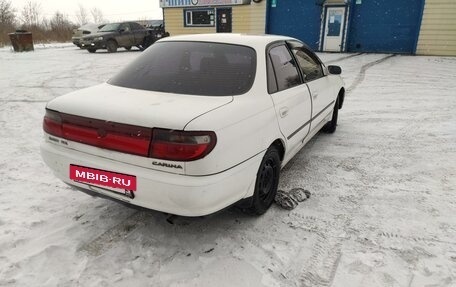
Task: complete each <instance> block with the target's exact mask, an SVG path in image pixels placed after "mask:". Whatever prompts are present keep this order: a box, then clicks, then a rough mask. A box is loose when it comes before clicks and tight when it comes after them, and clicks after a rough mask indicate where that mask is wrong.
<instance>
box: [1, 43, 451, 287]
mask: <svg viewBox="0 0 456 287" xmlns="http://www.w3.org/2000/svg"><path fill="white" fill-rule="evenodd" d="M138 55H140V52H139V51H132V52H119V53H116V54H108V53H103V52H100V53H98V52H97V53H96V54H89V53H88V52H86V51H82V50H79V49H77V48H75V47H74V46H72V45H68V44H61V45H51V46H46V47H41V46H40V47H37V49H36V50H35V52H31V53H11V51H10V50H9V49H8V48H3V49H0V89H1V92H0V286H211V287H212V286H456V112H455V111H456V58H444V57H413V56H392V57H391V56H390V55H381V54H369V55H367V54H361V55H358V54H321V57H322V58H323V59H324V60H325V61H329V62H332V63H334V64H338V65H340V66H342V68H343V77H344V79H345V81H346V84H347V87H348V89H349V94H348V96H347V97H346V101H345V105H344V108H343V109H342V110H341V112H340V113H339V117H340V119H339V126H338V129H337V131H336V133H335V134H333V135H327V134H320V135H318V136H317V137H316V138H315V139H313V140H312V141H311V142H310V143H309V144H308V145H307V146H306V147H305V148H304V149H303V150H302V151H301V152H300V153H299V154H298V155H297V156H296V158H295V159H294V160H293V161H292V162H290V163H289V164H288V165H287V166H286V167H285V168H284V170H283V171H282V178H281V183H280V188H281V189H284V190H288V189H291V188H294V187H303V188H305V189H308V190H310V191H311V192H312V197H311V198H310V199H309V200H307V201H305V202H303V203H301V204H300V205H299V206H298V207H297V208H296V209H294V210H292V211H286V210H284V209H281V208H279V207H278V206H273V207H272V208H271V210H270V211H269V212H268V213H267V214H265V215H264V216H262V217H250V216H247V215H244V214H242V213H241V212H240V211H238V210H236V209H229V210H225V211H223V212H220V213H217V214H215V215H212V216H208V217H204V218H174V219H173V224H171V223H169V222H168V221H167V220H166V218H167V216H166V215H164V214H162V213H158V212H154V211H150V212H145V211H138V210H135V209H133V208H130V207H126V206H123V205H119V204H117V203H114V202H111V201H108V200H104V199H98V198H91V197H89V196H87V195H85V194H82V193H79V192H76V191H73V190H72V189H70V188H68V187H67V186H66V185H64V184H63V183H61V182H60V181H59V180H57V179H56V178H55V177H54V176H53V175H52V174H51V172H50V170H49V169H48V168H47V167H46V166H45V165H44V163H43V162H42V160H41V157H40V154H39V144H40V142H41V140H42V131H41V121H42V117H43V113H44V107H45V104H46V102H47V101H48V100H51V99H53V98H55V97H58V96H60V95H62V94H65V93H67V92H70V91H73V90H76V89H79V88H83V87H87V86H91V85H95V84H97V83H100V82H103V81H106V80H107V79H108V78H109V77H110V76H112V75H113V74H114V73H115V72H116V71H117V70H118V68H119V67H121V66H123V65H125V64H126V63H128V62H129V61H131V60H132V59H134V58H135V57H137V56H138Z"/></svg>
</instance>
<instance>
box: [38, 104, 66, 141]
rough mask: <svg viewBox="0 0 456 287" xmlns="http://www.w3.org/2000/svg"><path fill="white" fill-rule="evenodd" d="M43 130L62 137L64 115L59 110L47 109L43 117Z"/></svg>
mask: <svg viewBox="0 0 456 287" xmlns="http://www.w3.org/2000/svg"><path fill="white" fill-rule="evenodd" d="M43 130H44V131H45V132H46V133H48V134H50V135H53V136H56V137H62V136H63V132H62V117H61V116H60V114H59V113H58V112H54V111H51V110H46V114H45V115H44V119H43Z"/></svg>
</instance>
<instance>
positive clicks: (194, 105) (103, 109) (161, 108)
mask: <svg viewBox="0 0 456 287" xmlns="http://www.w3.org/2000/svg"><path fill="white" fill-rule="evenodd" d="M231 101H233V97H232V96H224V97H209V96H192V95H180V94H170V93H161V92H151V91H143V90H135V89H129V88H123V87H118V86H113V85H110V84H107V83H104V84H101V85H97V86H93V87H90V88H86V89H82V90H78V91H75V92H72V93H69V94H67V95H64V96H61V97H58V98H56V99H54V100H52V101H50V102H49V103H48V105H47V108H48V109H51V110H55V111H58V112H61V113H67V114H72V115H78V116H83V117H89V118H94V119H101V120H106V121H112V122H118V123H125V124H131V125H137V126H144V127H151V128H153V127H157V128H167V129H176V130H183V129H184V127H185V126H186V125H187V124H188V123H189V122H190V121H191V120H192V119H194V118H196V117H198V116H200V115H202V114H204V113H206V112H209V111H211V110H214V109H216V108H218V107H221V106H223V105H226V104H228V103H230V102H231Z"/></svg>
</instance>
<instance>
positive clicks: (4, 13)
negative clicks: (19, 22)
mask: <svg viewBox="0 0 456 287" xmlns="http://www.w3.org/2000/svg"><path fill="white" fill-rule="evenodd" d="M15 12H16V11H15V10H14V8H13V7H12V6H11V1H9V0H0V46H3V45H5V44H6V43H8V35H7V34H8V33H9V32H13V31H14V28H15V26H16V20H15V15H14V13H15Z"/></svg>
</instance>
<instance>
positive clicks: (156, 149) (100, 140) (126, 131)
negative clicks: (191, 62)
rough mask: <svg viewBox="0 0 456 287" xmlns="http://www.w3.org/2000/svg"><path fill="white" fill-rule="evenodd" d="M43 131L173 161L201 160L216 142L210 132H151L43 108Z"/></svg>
mask: <svg viewBox="0 0 456 287" xmlns="http://www.w3.org/2000/svg"><path fill="white" fill-rule="evenodd" d="M43 129H44V131H45V132H46V133H48V134H50V135H53V136H56V137H60V138H64V139H68V140H71V141H74V142H79V143H83V144H87V145H92V146H96V147H100V148H104V149H109V150H115V151H119V152H124V153H129V154H134V155H139V156H144V157H151V158H157V159H164V160H173V161H192V160H197V159H201V158H203V157H205V156H206V155H207V154H208V153H210V152H211V151H212V150H213V149H214V146H215V144H216V141H217V137H216V135H215V133H214V132H203V131H175V130H166V129H151V128H146V127H141V126H133V125H127V124H120V123H115V122H108V121H103V120H97V119H92V118H86V117H80V116H74V115H69V114H63V113H59V112H55V111H52V110H47V109H46V115H45V116H44V120H43Z"/></svg>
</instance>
